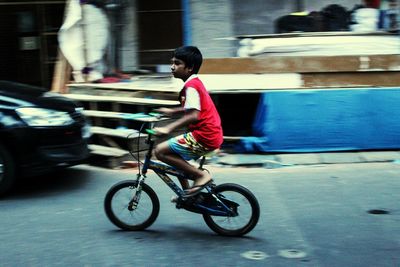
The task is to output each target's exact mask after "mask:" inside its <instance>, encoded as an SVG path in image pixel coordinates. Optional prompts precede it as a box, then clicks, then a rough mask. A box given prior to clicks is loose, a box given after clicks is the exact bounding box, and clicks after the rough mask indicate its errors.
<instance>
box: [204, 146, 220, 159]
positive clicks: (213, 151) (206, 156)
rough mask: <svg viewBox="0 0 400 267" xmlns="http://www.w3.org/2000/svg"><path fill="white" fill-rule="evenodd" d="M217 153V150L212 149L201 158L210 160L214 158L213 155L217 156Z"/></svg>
mask: <svg viewBox="0 0 400 267" xmlns="http://www.w3.org/2000/svg"><path fill="white" fill-rule="evenodd" d="M219 151H220V149H219V148H217V149H214V150H211V151H209V152H207V153H206V154H204V155H203V156H202V157H205V158H212V157H214V156H215V155H217V154H218V153H219Z"/></svg>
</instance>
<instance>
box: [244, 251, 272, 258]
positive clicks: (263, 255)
mask: <svg viewBox="0 0 400 267" xmlns="http://www.w3.org/2000/svg"><path fill="white" fill-rule="evenodd" d="M240 255H241V256H242V257H243V258H246V259H249V260H258V261H260V260H263V259H266V258H268V257H269V255H268V254H266V253H264V252H262V251H255V250H251V251H246V252H243V253H242V254H240Z"/></svg>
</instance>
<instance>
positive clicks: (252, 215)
mask: <svg viewBox="0 0 400 267" xmlns="http://www.w3.org/2000/svg"><path fill="white" fill-rule="evenodd" d="M214 193H216V194H217V195H219V196H220V197H225V198H226V199H228V200H230V201H233V202H235V203H237V204H239V206H238V207H237V213H238V215H237V216H232V217H224V216H214V215H209V214H203V218H204V221H205V222H206V224H207V225H208V227H210V229H211V230H213V231H214V232H216V233H217V234H220V235H224V236H242V235H245V234H247V233H248V232H250V231H251V230H253V228H254V227H255V226H256V225H257V223H258V219H259V218H260V206H259V204H258V201H257V199H256V197H255V196H254V195H253V193H251V192H250V190H248V189H246V188H244V187H243V186H241V185H238V184H231V183H229V184H221V185H219V186H217V187H216V188H215V189H214ZM235 195H236V198H235V197H234V196H235ZM245 205H246V206H247V208H248V209H249V211H248V214H244V212H245V208H246V207H245ZM242 220H243V224H242V225H240V226H232V227H228V226H223V225H222V224H223V223H237V222H239V221H242Z"/></svg>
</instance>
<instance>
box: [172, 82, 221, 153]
mask: <svg viewBox="0 0 400 267" xmlns="http://www.w3.org/2000/svg"><path fill="white" fill-rule="evenodd" d="M189 87H190V88H193V89H195V90H196V91H197V92H198V94H199V97H200V113H199V117H198V121H197V122H196V123H193V124H190V125H189V130H190V132H192V134H193V137H194V138H195V139H196V141H197V142H199V143H200V144H202V145H203V146H204V147H206V148H208V149H210V150H214V149H217V148H220V147H221V145H222V142H223V132H222V127H221V118H220V117H219V114H218V111H217V109H216V107H215V105H214V102H213V101H212V99H211V97H210V95H209V94H208V92H207V90H206V88H205V87H204V84H203V83H202V82H201V81H200V79H199V78H197V77H196V78H193V79H191V80H189V81H187V82H186V83H185V87H184V88H183V89H182V90H181V92H180V94H179V101H180V102H181V105H182V106H185V100H186V89H187V88H189Z"/></svg>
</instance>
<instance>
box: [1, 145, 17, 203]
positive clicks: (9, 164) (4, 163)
mask: <svg viewBox="0 0 400 267" xmlns="http://www.w3.org/2000/svg"><path fill="white" fill-rule="evenodd" d="M15 179H16V177H15V163H14V160H13V158H12V156H11V154H10V153H9V152H8V151H7V149H6V148H5V147H4V146H2V145H1V144H0V196H2V195H3V194H5V193H6V192H8V191H9V190H10V189H11V187H12V186H13V185H14V183H15Z"/></svg>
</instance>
